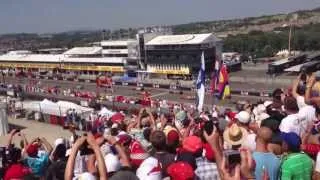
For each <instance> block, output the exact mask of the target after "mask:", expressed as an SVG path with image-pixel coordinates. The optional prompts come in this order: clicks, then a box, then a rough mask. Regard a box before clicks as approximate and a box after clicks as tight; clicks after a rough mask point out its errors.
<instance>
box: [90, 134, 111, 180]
mask: <svg viewBox="0 0 320 180" xmlns="http://www.w3.org/2000/svg"><path fill="white" fill-rule="evenodd" d="M87 142H88V144H89V145H90V147H91V149H93V151H94V154H95V159H96V161H97V163H98V171H99V176H100V180H107V179H108V177H107V168H106V165H105V163H104V158H103V156H102V153H101V151H100V148H99V145H98V144H97V143H96V141H95V139H94V137H93V135H92V134H91V133H88V136H87Z"/></svg>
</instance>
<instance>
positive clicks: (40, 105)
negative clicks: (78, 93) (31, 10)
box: [23, 99, 93, 116]
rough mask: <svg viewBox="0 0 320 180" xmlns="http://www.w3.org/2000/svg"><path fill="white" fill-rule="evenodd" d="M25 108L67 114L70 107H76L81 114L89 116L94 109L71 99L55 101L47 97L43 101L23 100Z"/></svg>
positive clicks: (53, 113)
mask: <svg viewBox="0 0 320 180" xmlns="http://www.w3.org/2000/svg"><path fill="white" fill-rule="evenodd" d="M23 109H26V110H28V111H37V112H42V113H44V114H50V115H56V116H66V114H67V111H68V110H69V109H75V110H76V112H77V113H78V114H79V115H84V116H88V115H89V114H90V113H91V112H92V111H93V109H92V108H87V107H82V106H80V105H78V104H75V103H72V102H69V101H58V102H57V103H55V102H52V101H50V100H47V99H44V100H43V101H27V102H23Z"/></svg>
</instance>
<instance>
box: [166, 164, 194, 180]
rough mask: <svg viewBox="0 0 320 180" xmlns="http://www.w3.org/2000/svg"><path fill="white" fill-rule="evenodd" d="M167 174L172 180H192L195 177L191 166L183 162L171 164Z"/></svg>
mask: <svg viewBox="0 0 320 180" xmlns="http://www.w3.org/2000/svg"><path fill="white" fill-rule="evenodd" d="M167 173H168V174H169V176H170V177H171V178H172V180H191V179H193V178H194V176H195V174H194V171H193V169H192V167H191V165H190V164H188V163H186V162H181V161H180V162H175V163H172V164H170V165H169V167H168V168H167Z"/></svg>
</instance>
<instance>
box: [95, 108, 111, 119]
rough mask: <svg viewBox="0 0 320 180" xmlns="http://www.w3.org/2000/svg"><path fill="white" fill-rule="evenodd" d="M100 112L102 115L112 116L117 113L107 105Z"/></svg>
mask: <svg viewBox="0 0 320 180" xmlns="http://www.w3.org/2000/svg"><path fill="white" fill-rule="evenodd" d="M98 114H99V115H100V116H107V117H111V116H112V115H114V114H115V112H112V111H110V110H109V109H107V108H106V107H103V108H102V109H101V110H100V112H99V113H98Z"/></svg>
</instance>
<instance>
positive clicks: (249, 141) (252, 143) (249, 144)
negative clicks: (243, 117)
mask: <svg viewBox="0 0 320 180" xmlns="http://www.w3.org/2000/svg"><path fill="white" fill-rule="evenodd" d="M256 137H257V135H256V134H254V133H252V134H248V136H247V137H245V139H244V140H243V142H242V146H241V147H243V148H247V149H249V150H250V151H255V150H256V146H257V144H256Z"/></svg>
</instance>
